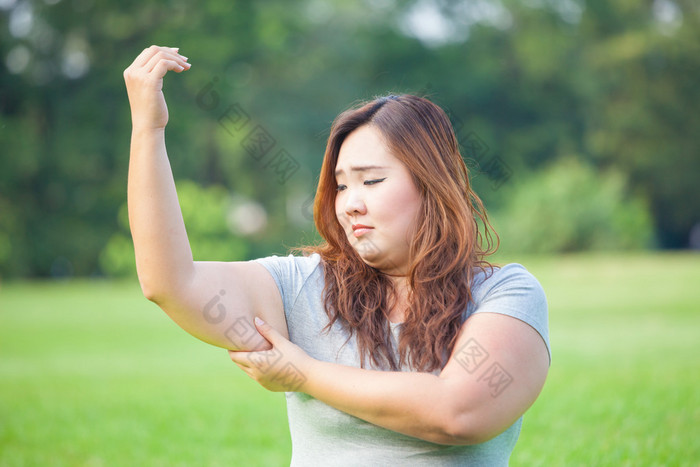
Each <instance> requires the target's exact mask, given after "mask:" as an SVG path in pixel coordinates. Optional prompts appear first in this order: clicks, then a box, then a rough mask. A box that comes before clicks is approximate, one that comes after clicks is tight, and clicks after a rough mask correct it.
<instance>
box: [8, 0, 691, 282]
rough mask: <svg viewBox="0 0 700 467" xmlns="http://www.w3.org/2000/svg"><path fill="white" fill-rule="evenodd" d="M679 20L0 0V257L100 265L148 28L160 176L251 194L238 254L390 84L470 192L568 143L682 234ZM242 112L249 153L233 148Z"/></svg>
mask: <svg viewBox="0 0 700 467" xmlns="http://www.w3.org/2000/svg"><path fill="white" fill-rule="evenodd" d="M699 22H700V13H698V7H697V5H696V4H695V3H693V2H690V1H681V0H654V1H651V2H633V1H631V0H625V1H621V2H612V3H611V2H605V1H602V0H590V1H587V2H583V1H582V0H566V1H555V0H528V1H524V0H500V1H499V0H480V1H476V2H465V1H463V0H416V1H407V2H385V1H369V0H368V1H365V2H341V1H340V0H329V1H319V0H287V1H281V0H270V1H265V2H248V1H242V0H234V1H230V0H204V1H202V2H196V3H195V2H188V1H185V0H168V1H156V0H145V1H139V2H137V1H135V0H128V1H123V2H118V3H108V2H91V1H89V0H43V1H40V0H5V1H2V2H0V147H2V156H0V274H2V275H3V276H50V275H61V274H70V273H74V274H78V275H86V274H101V273H103V272H104V271H103V269H102V267H101V266H100V261H99V253H100V252H101V251H103V250H104V248H105V246H106V245H107V244H108V242H109V241H110V239H111V238H112V236H113V235H114V234H115V233H116V232H118V231H119V225H118V221H117V217H118V216H117V213H118V211H119V207H120V206H121V205H122V204H123V203H124V200H125V195H126V170H127V163H128V144H129V131H130V119H129V109H128V103H127V99H126V93H125V92H124V85H123V80H122V71H123V69H124V68H126V67H127V66H128V65H129V63H130V62H131V61H132V60H133V59H134V57H136V55H138V53H139V52H140V51H141V50H142V49H143V48H144V47H146V46H148V45H150V44H152V43H157V44H167V45H177V46H179V47H180V48H181V51H182V52H183V53H184V54H185V55H187V56H189V57H190V59H191V60H190V61H191V62H192V64H193V67H192V69H191V70H190V71H188V72H187V73H183V74H182V75H178V76H172V77H168V79H167V82H166V85H165V93H166V97H167V99H168V104H169V107H170V115H171V119H170V123H169V127H168V131H167V139H168V147H169V151H170V157H171V163H172V167H173V171H174V174H175V177H176V179H177V180H184V179H189V180H193V181H195V182H197V183H198V184H200V185H201V186H203V187H207V186H209V185H221V186H223V187H225V189H226V190H227V191H229V192H230V193H231V194H237V195H239V196H241V197H244V198H246V199H255V200H257V201H258V202H260V203H261V205H262V206H263V207H264V209H265V211H266V212H267V216H268V223H267V228H266V229H265V230H263V231H261V232H259V233H257V234H256V235H253V236H249V237H247V242H248V243H249V245H248V248H247V254H248V255H249V256H251V257H254V256H260V255H266V254H270V253H271V252H275V253H283V252H284V250H285V248H286V247H287V246H293V245H295V244H297V243H298V241H299V238H304V239H308V240H312V239H313V238H314V234H313V226H312V224H311V222H310V215H309V209H308V202H309V199H310V196H311V195H312V194H313V191H314V188H315V180H316V174H317V172H318V169H319V167H320V163H321V157H322V154H323V149H324V146H325V137H326V134H327V131H328V128H329V126H330V123H331V121H332V119H333V118H334V117H335V115H337V114H338V113H339V112H340V111H341V110H343V109H344V108H346V107H347V106H348V105H349V104H350V103H352V102H355V101H357V100H358V99H363V98H369V97H372V96H374V95H377V94H384V93H387V92H389V91H391V92H413V93H423V94H426V95H428V97H431V98H433V100H435V101H436V102H437V103H439V104H441V105H443V106H444V107H445V108H446V109H447V110H448V111H449V113H450V115H451V116H452V118H453V121H454V123H455V127H456V130H457V132H458V136H459V138H460V141H461V142H462V144H463V149H464V152H465V157H467V158H469V161H468V162H469V164H470V166H472V167H473V168H474V170H473V175H474V183H475V186H476V188H477V190H478V191H479V193H480V194H481V195H482V197H483V198H484V199H485V200H486V202H487V204H488V205H489V206H492V207H494V208H495V209H497V208H499V207H500V206H503V205H505V204H506V203H507V200H506V199H505V195H504V194H501V193H505V190H504V189H501V188H502V187H504V186H507V185H509V184H515V183H516V181H518V180H519V179H521V178H522V179H525V178H526V177H529V176H530V175H529V174H532V173H536V172H537V171H539V170H541V169H542V168H543V167H545V166H547V164H549V163H550V162H552V161H554V160H556V159H558V158H560V157H563V156H564V155H568V154H578V155H579V156H580V158H581V159H583V160H585V161H587V162H588V163H590V164H593V165H594V166H595V167H597V168H598V169H599V170H605V169H607V168H616V169H617V170H619V171H620V172H622V173H624V174H625V175H627V176H629V181H630V186H631V189H632V190H633V191H634V192H636V193H639V194H640V196H644V197H646V198H647V200H648V204H649V206H650V209H651V210H652V213H653V221H654V225H655V231H656V235H657V237H658V238H659V241H660V246H662V247H684V246H686V245H687V242H688V233H689V231H690V229H691V227H692V226H693V224H695V223H697V222H699V221H700V203H698V202H697V200H698V199H700V185H697V184H695V183H694V180H693V178H694V175H695V174H697V173H700V155H699V154H698V150H697V148H698V147H699V145H698V136H697V132H696V131H694V128H695V127H697V126H698V123H699V122H698V118H700V117H698V114H697V112H695V111H694V109H695V108H697V107H698V104H700V91H698V89H697V86H694V83H695V78H696V77H697V75H698V71H700V54H698V53H697V51H698V50H699V49H700V47H699V46H700V32H699V31H700V24H698V23H699ZM241 116H245V117H246V118H247V120H241V119H240V118H241ZM233 117H236V119H234V118H233ZM244 121H245V122H246V123H245V124H243V122H244ZM260 129H262V130H263V131H264V132H265V134H266V135H267V136H269V138H270V139H269V141H273V142H274V144H273V145H270V147H269V148H268V150H267V152H265V153H264V154H261V153H260V152H259V151H258V152H257V153H256V152H255V151H253V150H251V146H250V145H247V144H246V142H249V141H250V139H246V138H248V136H249V135H251V134H253V132H254V131H258V132H260ZM258 134H259V133H258ZM475 141H478V142H480V143H482V144H481V145H480V146H479V148H480V149H479V152H477V153H474V151H473V148H474V147H475V146H474V142H475ZM495 162H498V163H495Z"/></svg>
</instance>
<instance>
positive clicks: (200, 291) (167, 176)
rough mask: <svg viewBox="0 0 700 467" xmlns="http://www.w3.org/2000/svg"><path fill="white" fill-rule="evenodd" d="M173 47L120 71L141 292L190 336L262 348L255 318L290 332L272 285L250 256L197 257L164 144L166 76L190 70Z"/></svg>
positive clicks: (144, 56) (157, 50)
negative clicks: (129, 123)
mask: <svg viewBox="0 0 700 467" xmlns="http://www.w3.org/2000/svg"><path fill="white" fill-rule="evenodd" d="M178 52H179V51H178V49H175V48H170V47H158V46H151V47H149V48H147V49H145V50H144V51H143V52H142V53H141V54H140V55H139V56H138V57H137V58H136V59H135V60H134V62H133V63H132V64H131V65H130V66H129V67H128V68H127V69H126V70H125V71H124V80H125V82H126V88H127V92H128V95H129V103H130V106H131V117H132V134H131V152H130V159H129V180H128V208H129V224H130V228H131V234H132V238H133V241H134V249H135V253H136V269H137V272H138V277H139V282H140V284H141V289H142V291H143V293H144V295H145V296H146V297H147V298H148V299H149V300H151V301H153V302H154V303H156V304H157V305H158V306H160V307H161V308H162V309H163V310H164V311H165V312H166V313H167V314H168V316H170V318H172V319H173V320H174V321H175V322H176V323H177V324H178V325H179V326H180V327H182V328H183V329H184V330H185V331H187V332H189V333H190V334H192V335H193V336H195V337H197V338H199V339H201V340H203V341H205V342H207V343H209V344H212V345H215V346H218V347H222V348H226V349H245V350H254V349H265V348H269V344H268V343H267V342H266V341H265V340H264V339H263V338H262V337H260V335H259V334H258V333H257V331H256V330H255V328H254V326H253V324H252V322H253V317H254V316H260V317H262V318H263V319H264V320H265V321H267V322H268V323H270V325H271V326H273V327H274V328H275V329H276V330H278V331H279V332H280V333H281V334H282V335H284V336H287V335H288V334H287V325H286V321H285V318H284V311H283V308H282V301H281V297H280V294H279V291H278V289H277V286H276V284H275V282H274V280H273V279H272V277H271V276H270V274H269V273H268V272H267V270H265V268H264V267H262V266H261V265H259V264H257V263H253V262H202V261H194V260H193V257H192V251H191V249H190V245H189V241H188V238H187V231H186V229H185V224H184V221H183V219H182V213H181V211H180V205H179V202H178V198H177V192H176V189H175V182H174V180H173V175H172V170H171V168H170V161H169V160H168V155H167V151H166V146H165V127H166V125H167V123H168V118H169V115H168V108H167V105H166V103H165V98H164V96H163V78H164V77H165V75H166V74H167V73H168V72H169V71H172V72H174V73H181V72H183V71H186V70H188V69H189V68H190V64H189V63H188V59H187V58H186V57H184V56H182V55H180V54H179V53H178Z"/></svg>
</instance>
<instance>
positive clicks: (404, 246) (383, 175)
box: [335, 125, 421, 275]
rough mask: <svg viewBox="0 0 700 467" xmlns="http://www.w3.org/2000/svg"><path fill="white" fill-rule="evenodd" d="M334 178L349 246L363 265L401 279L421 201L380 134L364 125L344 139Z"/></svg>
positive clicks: (337, 209) (405, 271) (413, 185)
mask: <svg viewBox="0 0 700 467" xmlns="http://www.w3.org/2000/svg"><path fill="white" fill-rule="evenodd" d="M335 177H336V182H337V184H338V193H337V195H336V198H335V212H336V216H337V218H338V222H339V223H340V225H341V226H342V227H343V230H344V231H345V234H346V235H347V238H348V241H349V242H350V244H351V245H352V247H353V248H354V249H355V250H356V251H357V252H358V254H359V255H360V257H361V258H362V259H363V260H364V262H365V263H367V264H368V265H370V266H372V267H375V268H377V269H379V270H381V271H382V272H384V273H387V274H391V275H405V274H406V273H407V270H406V269H407V264H408V249H409V241H410V238H411V237H412V235H413V234H414V232H415V229H416V222H417V219H418V213H419V210H420V206H421V196H420V193H419V192H418V189H417V187H416V185H415V183H414V182H413V178H412V177H411V173H410V172H409V171H408V169H407V168H406V166H405V165H404V164H403V163H402V162H400V161H399V160H398V159H397V158H395V157H394V156H393V155H392V154H391V153H390V152H389V150H388V149H387V147H386V145H385V143H384V141H383V139H382V136H381V133H380V132H379V130H377V129H375V128H374V127H372V126H370V125H363V126H361V127H359V128H357V129H356V130H355V131H353V132H352V133H350V134H349V135H348V136H347V137H346V138H345V141H344V142H343V144H342V146H341V147H340V153H339V154H338V163H337V164H336V167H335Z"/></svg>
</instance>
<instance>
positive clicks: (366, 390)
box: [302, 360, 469, 444]
mask: <svg viewBox="0 0 700 467" xmlns="http://www.w3.org/2000/svg"><path fill="white" fill-rule="evenodd" d="M307 371H308V373H309V374H308V375H307V381H306V383H305V384H304V387H303V388H302V390H303V391H304V392H306V393H307V394H309V395H311V396H313V397H315V398H316V399H318V400H320V401H322V402H324V403H326V404H328V405H330V406H332V407H335V408H336V409H338V410H341V411H343V412H346V413H348V414H350V415H354V416H355V417H358V418H361V419H363V420H365V421H368V422H370V423H373V424H375V425H378V426H381V427H384V428H387V429H390V430H392V431H397V432H399V433H403V434H406V435H409V436H414V437H416V438H420V439H424V440H427V441H432V442H435V443H441V444H469V441H468V440H466V439H465V438H463V437H461V436H460V435H459V430H458V429H455V427H456V426H457V425H458V422H459V417H460V416H459V413H458V412H457V411H456V410H455V407H454V406H453V405H452V404H451V403H450V401H451V400H452V398H451V396H450V391H451V390H452V388H451V387H450V382H449V381H447V380H445V379H442V378H440V377H438V376H435V375H432V374H429V373H417V372H384V371H374V370H364V369H360V368H353V367H347V366H343V365H338V364H333V363H328V362H321V361H317V360H315V361H314V362H313V363H312V364H311V365H310V366H309V369H308V370H307Z"/></svg>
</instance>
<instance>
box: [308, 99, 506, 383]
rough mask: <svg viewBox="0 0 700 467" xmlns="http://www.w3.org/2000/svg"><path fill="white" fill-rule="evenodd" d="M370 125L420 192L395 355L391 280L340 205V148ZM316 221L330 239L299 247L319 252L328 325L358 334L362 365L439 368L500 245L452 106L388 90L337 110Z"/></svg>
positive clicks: (320, 182) (325, 160)
mask: <svg viewBox="0 0 700 467" xmlns="http://www.w3.org/2000/svg"><path fill="white" fill-rule="evenodd" d="M363 125H372V126H373V127H374V128H376V129H378V130H379V131H380V133H381V134H382V136H383V137H384V140H385V142H386V144H387V148H388V149H389V151H390V152H391V154H392V155H393V156H394V157H396V158H397V159H399V160H400V161H401V162H402V163H403V164H405V166H406V167H407V168H408V170H409V171H410V173H411V174H412V176H413V180H414V182H415V184H416V187H417V188H418V190H419V192H420V194H421V199H422V206H421V210H420V214H419V219H418V224H417V228H416V233H415V236H414V238H413V239H412V241H411V243H410V246H409V267H408V274H407V279H408V285H409V292H408V303H409V307H408V308H407V309H406V313H405V320H404V323H403V324H402V326H401V329H400V333H399V340H398V349H397V350H398V361H397V359H396V357H395V354H394V349H393V345H392V341H391V330H390V325H389V319H388V316H389V312H390V310H391V309H392V307H393V306H394V305H395V304H396V291H395V290H394V286H393V282H392V281H391V280H390V279H389V277H387V276H386V275H384V274H383V273H382V272H381V271H379V270H377V269H375V268H373V267H370V266H368V265H367V264H365V263H364V261H363V260H362V259H361V258H360V256H359V255H358V254H357V252H356V251H355V250H354V249H353V247H352V246H351V245H350V243H349V241H348V239H347V237H346V234H345V232H344V230H343V228H342V226H341V225H340V223H339V222H338V220H337V217H336V212H335V196H336V193H337V183H336V178H335V173H334V172H335V166H336V163H337V161H338V153H339V152H340V147H341V145H342V144H343V141H344V140H345V138H346V137H347V136H348V135H349V134H350V133H351V132H353V131H354V130H355V129H357V128H359V127H360V126H363ZM314 220H315V223H316V228H317V229H318V232H319V233H320V235H321V236H322V237H323V239H324V240H325V241H324V242H323V243H322V244H320V245H317V246H311V247H304V248H301V249H300V250H302V251H304V252H305V253H307V254H309V253H319V254H320V255H321V258H322V264H323V268H324V272H325V288H324V304H325V308H326V313H327V314H328V317H329V319H330V323H329V325H328V328H330V326H331V325H333V323H335V322H336V321H339V322H340V323H341V324H342V325H343V326H344V327H345V328H346V329H347V330H348V331H349V334H350V335H353V334H355V335H356V336H357V343H358V348H359V351H360V358H361V361H362V364H363V365H364V362H365V359H366V357H367V356H369V357H370V358H371V360H372V362H373V363H374V365H376V366H378V367H384V368H386V367H388V368H390V369H392V370H396V369H398V368H399V367H400V366H402V365H404V364H408V365H410V366H411V367H413V368H414V369H416V370H419V371H433V370H436V369H440V368H442V367H443V366H444V365H445V363H446V362H447V359H448V358H449V355H450V353H451V351H452V348H453V347H454V344H455V341H456V339H457V335H458V332H459V329H460V327H461V325H462V321H463V320H462V317H463V313H464V311H465V310H466V308H467V304H468V303H469V301H470V300H471V298H472V295H471V288H470V285H471V283H472V279H473V277H474V274H475V273H476V270H477V269H482V270H485V269H487V268H491V267H492V266H491V264H489V263H488V262H487V261H486V260H485V259H484V258H485V257H486V256H487V255H489V254H491V253H493V252H494V251H495V249H496V248H497V247H498V246H497V243H496V244H495V245H494V243H493V241H492V235H491V233H492V232H493V228H492V227H491V225H490V224H489V221H488V218H487V216H486V212H485V210H484V207H483V204H482V202H481V200H480V199H479V197H478V196H477V195H476V194H475V193H474V192H473V191H472V189H471V187H470V182H469V174H468V171H467V167H466V165H465V163H464V161H463V159H462V157H461V155H460V153H459V146H458V143H457V138H456V137H455V134H454V131H453V129H452V125H451V124H450V121H449V119H448V117H447V115H446V114H445V112H443V110H442V109H441V108H440V107H438V106H437V105H435V104H433V103H432V102H430V101H429V100H427V99H424V98H420V97H416V96H411V95H400V96H395V95H389V96H385V97H381V98H378V99H375V100H372V101H369V102H365V103H362V104H360V105H358V106H356V107H354V108H352V109H350V110H347V111H345V112H343V113H342V114H340V115H339V116H338V117H337V118H336V120H335V121H334V122H333V126H332V127H331V133H330V137H329V138H328V144H327V146H326V152H325V155H324V159H323V165H322V167H321V174H320V179H319V183H318V189H317V191H316V198H315V201H314ZM479 223H481V224H482V225H483V234H482V232H481V230H480V226H479ZM494 233H495V232H494ZM497 241H498V237H497V236H496V242H497ZM484 243H485V245H484Z"/></svg>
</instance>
